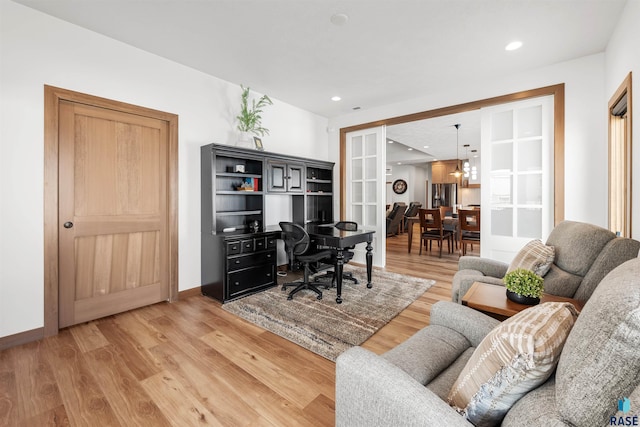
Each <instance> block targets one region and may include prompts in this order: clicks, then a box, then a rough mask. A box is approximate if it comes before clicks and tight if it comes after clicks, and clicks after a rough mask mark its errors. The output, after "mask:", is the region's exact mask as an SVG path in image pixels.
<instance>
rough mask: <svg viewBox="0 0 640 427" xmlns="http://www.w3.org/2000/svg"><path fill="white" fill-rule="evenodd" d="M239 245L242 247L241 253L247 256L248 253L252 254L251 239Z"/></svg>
mask: <svg viewBox="0 0 640 427" xmlns="http://www.w3.org/2000/svg"><path fill="white" fill-rule="evenodd" d="M240 245H241V246H242V253H243V254H247V253H249V252H253V251H254V250H255V249H254V241H253V239H247V240H243V241H242V242H241V243H240Z"/></svg>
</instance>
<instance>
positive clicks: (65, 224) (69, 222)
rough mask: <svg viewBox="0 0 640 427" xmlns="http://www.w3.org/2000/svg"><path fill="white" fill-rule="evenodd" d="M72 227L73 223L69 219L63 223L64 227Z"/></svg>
mask: <svg viewBox="0 0 640 427" xmlns="http://www.w3.org/2000/svg"><path fill="white" fill-rule="evenodd" d="M71 227H73V223H72V222H71V221H67V222H65V223H64V228H71Z"/></svg>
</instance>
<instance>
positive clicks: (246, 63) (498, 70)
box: [14, 0, 625, 117]
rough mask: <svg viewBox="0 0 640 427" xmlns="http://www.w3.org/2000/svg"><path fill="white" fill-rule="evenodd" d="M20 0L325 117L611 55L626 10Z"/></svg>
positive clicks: (527, 0)
mask: <svg viewBox="0 0 640 427" xmlns="http://www.w3.org/2000/svg"><path fill="white" fill-rule="evenodd" d="M14 1H16V2H18V3H21V4H24V5H27V6H30V7H33V8H35V9H38V10H41V11H43V12H45V13H48V14H51V15H53V16H56V17H58V18H60V19H63V20H65V21H69V22H71V23H74V24H77V25H79V26H82V27H85V28H88V29H90V30H93V31H96V32H98V33H102V34H104V35H106V36H109V37H112V38H114V39H116V40H120V41H122V42H125V43H128V44H130V45H133V46H136V47H139V48H141V49H144V50H146V51H149V52H152V53H155V54H157V55H160V56H162V57H165V58H169V59H171V60H173V61H176V62H179V63H182V64H184V65H187V66H189V67H192V68H195V69H198V70H201V71H203V72H205V73H208V74H211V75H213V76H216V77H219V78H222V79H224V80H227V81H229V82H232V83H236V84H244V85H245V86H250V87H251V88H252V89H254V90H256V91H258V92H260V93H266V94H268V95H269V96H271V97H273V98H275V99H278V100H281V101H284V102H287V103H290V104H292V105H295V106H298V107H300V108H303V109H305V110H308V111H312V112H314V113H317V114H319V115H321V116H324V117H334V116H337V115H340V114H344V113H348V112H351V111H352V108H353V107H361V108H362V109H367V108H372V107H375V106H380V105H386V104H390V103H393V102H399V101H403V100H406V99H410V98H416V97H419V96H424V95H425V94H429V93H433V92H435V91H442V89H443V88H446V87H447V86H453V85H458V84H460V83H467V84H468V83H473V82H475V81H481V80H484V79H487V78H489V77H491V78H495V77H499V76H500V75H508V74H512V73H514V72H517V71H519V70H525V69H531V68H534V67H539V66H544V65H549V64H553V63H557V62H560V61H565V60H569V59H572V58H578V57H581V56H585V55H589V54H593V53H598V52H602V51H604V50H605V48H606V44H607V42H608V40H609V37H610V35H611V33H612V30H613V29H614V27H615V25H616V23H617V21H618V17H619V15H620V13H621V11H622V9H623V7H624V3H625V0H161V1H160V0H14ZM337 13H343V14H346V15H347V16H348V21H347V22H346V23H345V24H344V25H341V26H337V25H334V24H333V23H331V20H330V18H331V16H332V15H334V14H337ZM514 39H519V40H521V41H522V42H523V43H524V46H523V47H522V48H521V49H520V50H518V51H515V52H506V51H505V50H504V46H505V45H506V44H507V43H508V42H510V41H512V40H514ZM334 95H340V96H341V97H342V101H339V102H333V101H331V100H330V98H331V97H332V96H334Z"/></svg>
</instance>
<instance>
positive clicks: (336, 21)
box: [330, 13, 349, 27]
mask: <svg viewBox="0 0 640 427" xmlns="http://www.w3.org/2000/svg"><path fill="white" fill-rule="evenodd" d="M330 19H331V23H332V24H333V25H336V26H338V27H341V26H342V25H344V24H346V23H347V21H348V20H349V17H348V16H347V15H345V14H344V13H335V14H333V15H331V18H330Z"/></svg>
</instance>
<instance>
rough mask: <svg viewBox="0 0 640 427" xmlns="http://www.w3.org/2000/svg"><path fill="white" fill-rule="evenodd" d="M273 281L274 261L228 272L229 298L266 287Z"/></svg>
mask: <svg viewBox="0 0 640 427" xmlns="http://www.w3.org/2000/svg"><path fill="white" fill-rule="evenodd" d="M274 283H275V264H274V263H270V264H267V265H261V266H257V267H252V268H247V269H245V270H240V271H236V272H234V273H229V282H228V290H229V298H233V297H235V296H237V295H238V294H241V293H243V292H248V291H251V290H253V289H257V288H260V287H266V286H269V285H272V284H274Z"/></svg>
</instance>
